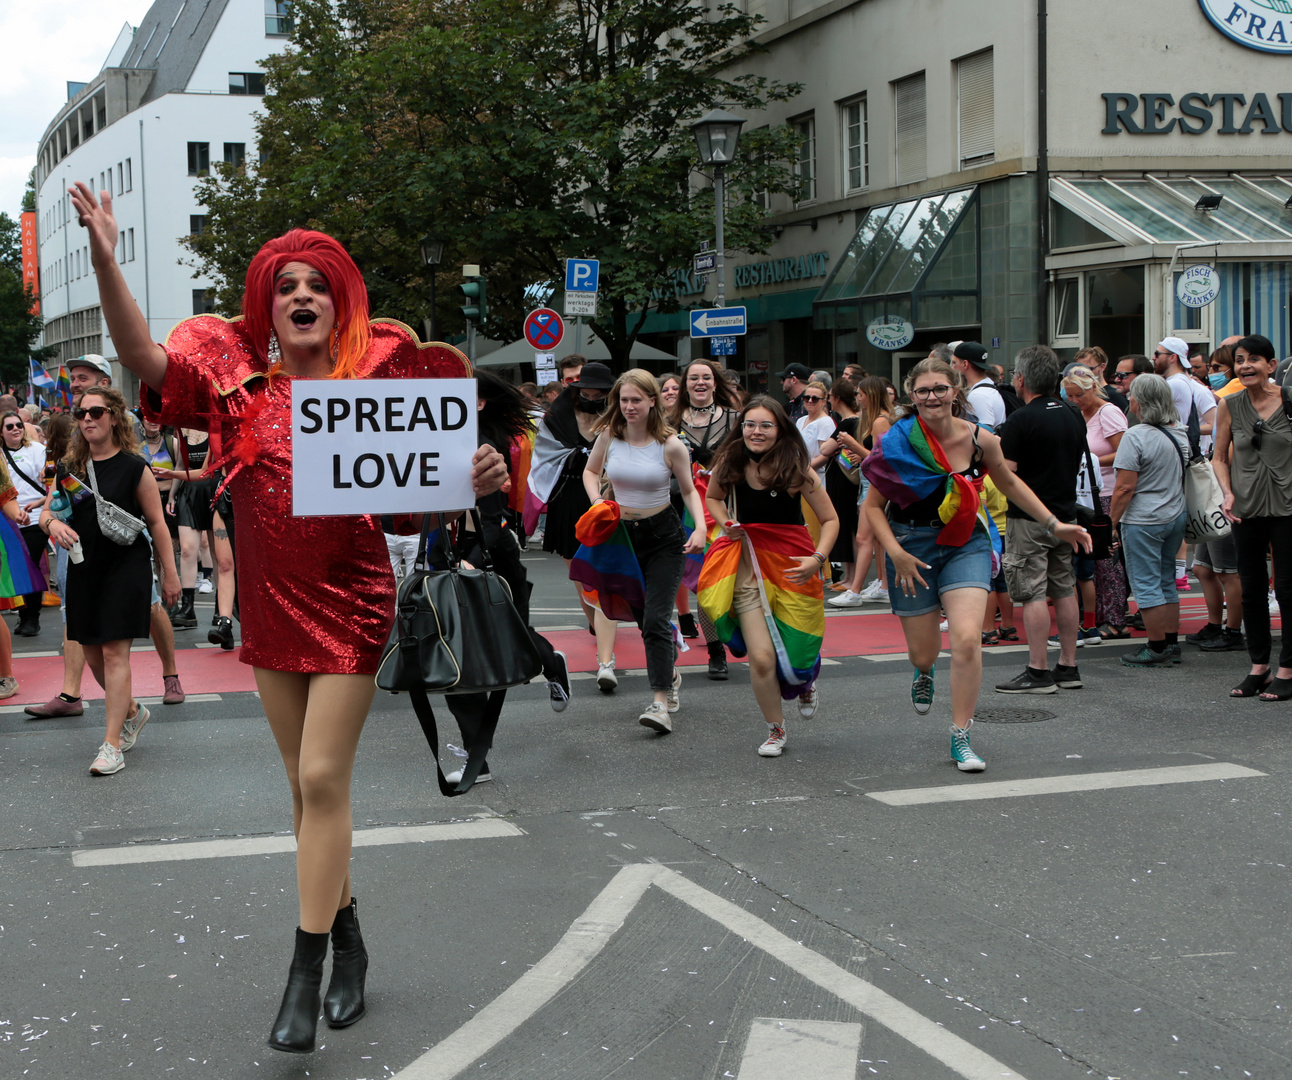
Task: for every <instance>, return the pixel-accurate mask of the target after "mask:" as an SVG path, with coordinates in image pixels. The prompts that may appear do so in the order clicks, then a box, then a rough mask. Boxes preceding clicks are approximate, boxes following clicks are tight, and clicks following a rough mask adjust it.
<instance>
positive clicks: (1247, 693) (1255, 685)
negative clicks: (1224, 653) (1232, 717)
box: [1229, 671, 1292, 700]
mask: <svg viewBox="0 0 1292 1080" xmlns="http://www.w3.org/2000/svg"><path fill="white" fill-rule="evenodd" d="M1269 685H1271V679H1270V673H1269V672H1268V671H1263V672H1261V673H1260V674H1259V675H1248V676H1247V678H1245V679H1244V680H1243V681H1242V682H1240V683H1239V684H1238V685H1237V686H1235V687H1234V688H1233V689H1232V690H1230V691H1229V696H1230V697H1255V696H1256V695H1257V694H1259V693H1260V692H1261V691H1262V690H1264V689H1265V688H1266V687H1267V686H1269ZM1289 685H1292V683H1289ZM1271 700H1278V699H1271Z"/></svg>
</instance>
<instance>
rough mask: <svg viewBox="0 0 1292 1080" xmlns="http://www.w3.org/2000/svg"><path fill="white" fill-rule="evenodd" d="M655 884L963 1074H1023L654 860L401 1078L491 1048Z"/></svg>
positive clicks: (437, 1071)
mask: <svg viewBox="0 0 1292 1080" xmlns="http://www.w3.org/2000/svg"><path fill="white" fill-rule="evenodd" d="M651 885H656V886H658V887H659V888H661V889H663V890H664V891H665V892H667V893H669V894H670V895H672V896H674V897H676V898H677V899H679V900H681V901H682V902H683V903H685V904H687V905H688V906H689V907H691V908H694V909H695V910H696V911H698V912H700V914H702V915H706V916H708V917H709V918H710V919H713V920H714V921H715V922H717V923H719V924H720V925H722V926H725V927H726V928H727V929H728V930H730V931H732V933H735V934H738V935H740V936H741V937H742V938H744V939H745V940H746V941H748V942H749V943H750V944H751V945H755V946H757V947H758V948H760V949H762V950H763V951H764V952H766V953H767V954H768V955H770V956H772V957H773V958H774V959H776V960H779V961H780V962H781V963H783V964H785V965H786V966H787V967H789V968H791V969H792V970H794V971H796V972H798V973H799V974H800V975H802V976H803V977H804V978H807V979H809V980H811V981H812V982H814V983H816V984H817V985H818V986H820V987H821V988H822V989H824V990H827V991H829V992H830V993H832V994H835V995H836V996H837V997H839V998H841V999H843V1000H844V1001H846V1002H847V1003H848V1004H850V1005H851V1006H853V1008H855V1009H857V1010H858V1011H859V1012H861V1013H864V1014H865V1015H867V1016H869V1017H871V1018H872V1019H873V1020H876V1021H878V1022H879V1023H881V1024H883V1025H884V1026H885V1027H886V1028H888V1029H889V1030H890V1031H893V1032H894V1033H895V1034H897V1035H899V1036H901V1037H902V1038H903V1039H905V1040H906V1041H908V1042H910V1043H911V1044H912V1045H914V1046H915V1047H917V1048H918V1049H919V1050H921V1051H923V1052H924V1053H926V1054H928V1055H929V1056H930V1057H933V1058H936V1059H937V1060H938V1061H940V1062H942V1063H943V1064H944V1065H946V1066H947V1067H948V1068H949V1069H950V1070H951V1071H952V1072H954V1073H955V1074H956V1075H958V1076H962V1077H964V1078H965V1080H1000V1078H1001V1077H1016V1078H1018V1080H1023V1078H1022V1077H1020V1076H1019V1074H1018V1073H1016V1072H1014V1071H1013V1070H1012V1069H1009V1068H1007V1067H1006V1066H1005V1065H1004V1064H1002V1063H1001V1062H999V1061H997V1060H996V1059H995V1058H993V1057H991V1056H990V1055H989V1054H986V1053H984V1052H983V1051H981V1050H979V1049H978V1048H977V1047H976V1046H974V1045H973V1044H972V1043H969V1042H966V1041H965V1040H964V1039H962V1038H960V1037H959V1036H958V1035H953V1034H952V1033H951V1032H949V1031H947V1030H946V1028H944V1027H941V1026H940V1025H938V1024H936V1023H935V1022H934V1021H932V1020H930V1019H928V1018H927V1017H925V1016H921V1015H920V1014H919V1013H918V1012H916V1011H915V1010H914V1009H912V1008H910V1007H909V1006H907V1005H904V1004H902V1003H901V1002H900V1001H898V1000H897V999H896V998H894V997H892V996H891V995H889V994H886V993H885V992H884V991H883V990H880V989H879V988H878V987H876V986H872V985H871V984H870V983H868V982H865V981H863V980H862V979H859V978H858V977H857V976H856V975H853V974H852V973H851V972H848V971H845V970H844V969H843V968H841V967H839V966H838V965H837V964H835V963H834V962H832V961H830V960H827V959H826V958H825V957H824V956H822V955H821V954H820V953H816V952H813V951H812V950H811V949H808V948H806V947H805V946H803V945H801V944H800V943H799V942H797V941H794V940H793V939H792V938H789V937H786V936H785V935H784V934H782V933H781V932H780V931H779V930H776V929H774V928H773V927H772V926H770V925H768V924H767V923H765V922H764V921H763V920H762V919H759V918H757V917H756V916H754V915H751V914H749V913H748V912H747V911H744V910H743V909H741V908H739V907H737V906H736V905H735V904H733V903H731V902H730V901H729V900H724V899H722V897H720V896H717V895H715V894H714V893H711V892H709V891H708V890H707V889H704V888H701V887H700V886H699V885H696V884H695V883H694V882H692V881H689V880H688V879H687V878H684V877H683V876H682V875H681V874H679V873H678V872H677V871H676V870H670V869H668V868H667V867H665V866H661V865H659V864H656V863H636V864H633V865H629V866H625V867H624V868H623V869H622V870H620V871H619V872H618V873H617V874H615V876H614V877H613V878H611V880H610V883H609V884H608V885H607V886H606V887H605V888H604V889H602V890H601V892H600V893H599V894H598V896H597V897H596V899H595V900H593V901H592V903H591V904H589V905H588V907H587V909H586V910H585V911H584V912H583V914H582V915H581V916H580V917H579V918H578V919H577V920H576V921H575V923H574V925H573V926H571V927H570V929H569V930H567V931H566V933H565V935H564V936H563V937H562V938H561V940H560V941H558V942H557V943H556V945H555V947H553V949H552V950H551V952H549V953H548V954H547V955H546V956H545V957H543V959H542V960H540V961H539V962H538V963H537V964H535V965H534V967H532V968H530V969H529V971H527V972H526V973H525V974H524V975H522V976H521V977H520V978H519V979H517V980H516V982H514V983H512V985H511V986H509V987H508V988H507V989H506V990H504V991H503V992H502V993H501V994H499V995H498V996H497V997H496V998H495V999H494V1000H493V1001H491V1002H490V1003H489V1004H488V1005H486V1006H485V1007H484V1008H483V1009H481V1010H480V1011H479V1012H478V1013H476V1015H475V1016H473V1017H472V1018H471V1019H470V1020H468V1021H467V1022H466V1023H465V1024H463V1025H462V1026H461V1027H460V1028H458V1030H457V1031H455V1032H454V1033H453V1034H452V1035H450V1036H448V1038H446V1039H444V1040H443V1041H441V1042H439V1043H437V1044H436V1045H435V1046H433V1047H432V1048H431V1049H430V1050H428V1051H427V1052H426V1053H425V1054H423V1055H422V1056H421V1057H419V1058H417V1059H416V1060H415V1061H413V1062H412V1063H411V1064H410V1065H408V1066H407V1067H406V1068H405V1069H403V1070H401V1071H400V1072H398V1073H396V1074H395V1075H396V1076H397V1077H398V1078H399V1080H451V1078H452V1077H455V1076H458V1075H459V1074H460V1073H462V1072H463V1071H464V1070H465V1069H467V1067H468V1066H470V1065H471V1063H472V1062H474V1061H477V1060H478V1059H480V1058H481V1057H483V1056H484V1055H485V1054H488V1053H489V1052H490V1051H491V1050H492V1049H493V1048H494V1047H495V1046H497V1045H498V1044H499V1043H500V1042H502V1040H503V1039H505V1038H507V1037H508V1036H509V1035H511V1034H512V1033H513V1032H515V1031H516V1030H517V1029H518V1028H519V1027H520V1026H521V1025H522V1024H523V1023H525V1021H527V1020H528V1019H529V1018H530V1017H532V1016H533V1015H534V1014H535V1013H537V1012H538V1011H539V1009H541V1008H542V1007H543V1006H544V1005H546V1004H547V1003H548V1002H549V1001H551V1000H552V999H553V998H554V997H556V996H557V995H558V994H559V993H560V992H561V991H562V990H564V989H565V987H567V986H568V985H569V984H570V983H571V982H573V981H574V980H575V979H576V978H577V977H578V976H579V974H580V973H581V972H582V971H583V969H584V968H586V967H587V966H588V964H590V963H591V962H592V960H593V959H595V957H596V956H597V954H598V953H600V952H601V950H602V949H603V948H604V947H605V945H606V943H607V942H608V941H609V940H610V939H611V938H612V937H613V936H614V935H615V933H616V932H618V930H619V928H620V927H622V926H623V924H624V922H625V920H626V919H627V918H628V915H629V913H630V912H631V911H632V909H633V908H634V907H635V906H636V904H637V902H638V901H639V900H640V899H641V898H642V897H643V896H644V895H645V893H646V890H647V889H648V888H649V887H650V886H651ZM796 1072H797V1070H796ZM782 1075H784V1074H782Z"/></svg>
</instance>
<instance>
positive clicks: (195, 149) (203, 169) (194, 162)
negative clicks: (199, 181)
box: [188, 142, 211, 176]
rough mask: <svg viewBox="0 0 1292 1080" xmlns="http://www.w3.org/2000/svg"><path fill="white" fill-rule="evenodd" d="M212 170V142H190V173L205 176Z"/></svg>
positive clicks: (190, 174)
mask: <svg viewBox="0 0 1292 1080" xmlns="http://www.w3.org/2000/svg"><path fill="white" fill-rule="evenodd" d="M210 171H211V144H210V143H205V142H191V143H189V144H188V175H189V176H205V175H206V174H207V173H209V172H210Z"/></svg>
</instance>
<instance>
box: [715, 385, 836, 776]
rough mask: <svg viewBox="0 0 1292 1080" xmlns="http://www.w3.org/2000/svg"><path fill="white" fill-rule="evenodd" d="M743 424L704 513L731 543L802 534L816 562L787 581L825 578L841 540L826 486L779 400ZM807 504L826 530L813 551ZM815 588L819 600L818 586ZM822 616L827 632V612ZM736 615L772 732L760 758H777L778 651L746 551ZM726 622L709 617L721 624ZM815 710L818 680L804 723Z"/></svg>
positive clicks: (781, 730) (726, 451)
mask: <svg viewBox="0 0 1292 1080" xmlns="http://www.w3.org/2000/svg"><path fill="white" fill-rule="evenodd" d="M737 419H738V423H739V430H740V432H741V438H740V439H739V440H736V439H732V440H731V441H729V442H727V443H726V444H725V445H724V446H723V448H722V450H721V452H720V453H719V454H718V456H717V457H716V458H715V459H714V462H713V468H712V470H711V474H710V476H709V490H708V493H707V499H706V509H707V510H708V511H709V513H710V514H711V515H712V516H713V519H714V520H715V521H720V522H722V523H723V528H724V531H725V532H726V534H727V535H734V534H735V533H737V532H738V531H739V529H740V527H741V525H778V526H781V527H782V528H783V529H784V531H785V533H792V532H795V531H796V532H797V534H801V537H800V539H801V540H802V550H803V551H804V552H807V551H811V554H804V555H803V556H802V557H801V558H799V559H798V565H797V566H796V567H794V568H792V569H790V570H789V571H788V572H787V573H786V577H788V578H789V579H790V580H791V581H794V582H799V583H801V582H806V581H809V580H811V579H812V578H814V577H819V575H820V572H821V567H822V566H823V565H825V562H826V556H825V552H827V551H829V550H830V548H831V546H832V545H833V544H834V541H835V539H836V537H837V535H838V531H839V517H838V515H837V514H836V513H835V512H834V507H833V506H832V505H831V504H830V498H829V496H828V495H827V494H826V491H825V485H824V484H822V483H821V480H820V478H819V477H818V476H817V474H816V473H815V472H813V471H812V463H811V462H810V461H809V460H808V456H807V447H806V446H804V445H803V438H802V436H801V435H799V433H798V430H797V429H796V428H795V427H794V425H793V423H791V421H790V418H789V416H788V415H787V414H786V412H785V409H784V408H783V407H782V406H781V404H780V403H779V402H777V401H776V400H774V399H773V398H768V397H757V398H754V399H753V400H752V401H750V403H749V404H748V405H747V406H745V408H744V410H743V411H742V412H741V413H740V415H739V417H738V418H737ZM801 498H803V499H806V500H807V502H808V505H809V506H810V507H811V508H812V512H813V513H814V514H816V516H817V520H818V521H819V522H820V523H821V537H820V542H819V546H817V547H816V548H815V549H813V548H812V543H811V538H810V537H809V535H808V532H807V529H806V527H805V526H804V524H803V512H802V509H801V506H802V504H801V502H800V499H801ZM782 535H784V534H782ZM817 584H818V595H820V593H819V586H820V583H819V581H818V583H817ZM818 602H820V601H818ZM822 612H823V614H822V627H824V608H822ZM731 613H732V614H734V615H735V616H736V617H737V619H738V620H739V623H740V633H741V636H742V637H743V638H744V641H745V646H746V648H747V649H748V650H749V681H750V683H751V684H752V685H753V688H754V698H755V700H756V701H757V702H758V707H759V709H760V710H762V714H763V719H764V720H766V721H767V726H768V734H767V739H766V741H765V742H764V743H763V744H762V745H761V746H760V747H759V748H758V753H759V754H760V755H762V756H763V757H779V756H780V754H781V751H782V750H783V749H784V747H785V719H784V717H783V715H782V712H781V698H782V696H783V694H782V690H781V685H780V681H779V680H778V678H777V666H776V649H775V647H774V645H773V642H772V638H771V634H770V633H769V631H768V629H767V622H766V619H765V618H764V613H763V607H762V600H761V596H760V594H759V591H758V583H757V581H756V579H755V577H754V572H753V564H752V563H751V562H750V560H749V557H748V552H747V551H742V552H741V556H740V567H739V570H738V571H737V574H736V587H735V596H734V599H733V601H732V607H731ZM726 614H727V612H721V611H710V612H708V615H709V617H710V618H711V619H713V620H715V621H716V620H718V619H719V618H722V617H723V616H724V615H726ZM788 692H789V691H786V693H788ZM817 705H818V697H817V689H816V681H815V680H813V681H812V682H810V683H808V685H807V687H806V689H804V690H803V691H802V692H801V693H800V694H799V697H798V710H799V715H800V716H802V717H803V718H804V719H806V718H808V717H810V716H813V715H815V713H816V710H817Z"/></svg>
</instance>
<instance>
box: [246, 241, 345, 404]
mask: <svg viewBox="0 0 1292 1080" xmlns="http://www.w3.org/2000/svg"><path fill="white" fill-rule="evenodd" d="M293 262H300V263H305V264H306V265H308V266H311V267H313V268H314V269H315V270H317V271H318V272H319V273H320V274H322V275H323V277H324V278H325V279H326V281H327V283H328V288H329V289H330V290H331V292H332V303H333V305H334V306H335V308H336V329H335V330H334V331H333V335H334V338H333V340H334V341H335V343H336V348H335V354H336V355H335V360H336V362H335V364H334V365H333V368H332V376H331V377H332V378H334V379H346V378H349V377H351V376H352V375H353V374H354V372H355V369H356V368H357V367H358V366H359V361H361V360H362V359H363V357H364V354H365V353H366V352H367V351H368V339H369V334H368V289H367V287H366V286H365V285H364V283H363V275H362V274H360V273H359V268H358V267H357V266H355V264H354V260H353V259H352V258H350V254H349V252H347V251H346V250H345V248H343V247H342V246H341V245H340V244H339V243H337V241H335V240H333V239H332V237H330V236H328V235H326V234H325V233H321V232H311V231H310V230H308V229H292V231H291V232H289V233H286V234H284V235H283V236H280V237H278V239H277V240H270V241H269V242H268V243H267V244H265V245H264V246H263V247H262V248H261V249H260V250H259V251H258V252H256V257H255V258H254V259H252V260H251V265H250V266H249V267H247V287H246V291H245V292H244V293H243V295H242V317H243V320H244V325H245V327H246V330H247V335H248V336H249V337H250V339H251V344H252V347H253V348H254V349H255V350H256V353H257V355H258V356H259V357H260V358H261V359H262V360H265V361H268V358H269V356H268V353H269V335H270V333H271V332H272V331H273V329H274V324H273V295H274V281H275V280H276V279H277V277H278V275H279V273H281V272H282V269H283V267H284V266H286V265H287V264H288V263H293Z"/></svg>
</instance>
